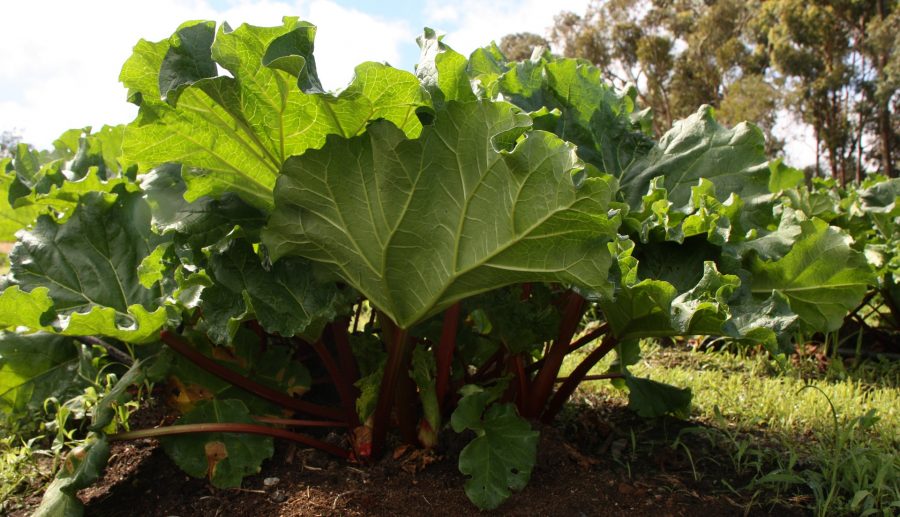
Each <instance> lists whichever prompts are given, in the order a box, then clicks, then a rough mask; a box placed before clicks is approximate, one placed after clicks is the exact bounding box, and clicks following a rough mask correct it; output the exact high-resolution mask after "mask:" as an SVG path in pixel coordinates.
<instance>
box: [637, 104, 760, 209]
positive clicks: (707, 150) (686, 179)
mask: <svg viewBox="0 0 900 517" xmlns="http://www.w3.org/2000/svg"><path fill="white" fill-rule="evenodd" d="M769 174H770V171H769V163H768V159H767V158H766V155H765V137H764V136H763V134H762V132H761V131H760V130H759V129H758V128H756V127H755V126H752V125H750V124H747V123H741V124H738V125H737V126H735V127H734V128H732V129H728V128H725V127H722V126H720V125H719V124H718V123H717V122H716V121H715V119H714V118H713V115H712V108H710V107H709V106H704V107H702V108H700V109H699V110H698V111H697V112H696V113H694V114H693V115H691V116H690V117H688V118H686V119H684V120H679V121H677V122H675V124H673V125H672V129H670V130H669V131H668V132H667V133H666V134H665V135H663V137H662V139H661V140H660V142H659V144H658V146H657V147H655V148H654V149H653V150H651V151H650V152H649V153H648V154H647V155H646V156H644V157H642V158H640V159H638V160H636V161H635V162H634V163H632V164H631V166H629V167H628V168H627V169H626V170H625V171H624V172H623V174H622V177H621V186H622V191H623V193H624V195H625V199H626V200H627V201H628V203H629V204H630V205H631V206H632V208H634V209H638V208H640V206H641V201H642V197H643V196H644V195H645V194H647V192H648V189H649V187H650V182H651V180H653V178H655V177H657V176H662V177H664V178H665V180H664V181H663V184H662V185H661V187H663V188H665V189H666V190H667V191H668V193H669V196H668V198H669V201H670V202H671V203H672V204H673V205H675V206H676V207H682V206H688V205H689V204H690V200H691V187H694V186H696V185H697V184H698V183H699V181H700V179H701V178H706V179H707V180H709V181H711V182H712V183H713V184H715V186H716V191H717V192H718V193H719V194H720V195H721V196H725V197H727V196H728V195H730V194H731V193H735V194H738V195H739V196H740V197H741V198H742V199H743V200H744V202H745V203H747V204H749V203H750V201H751V200H758V198H759V197H760V196H765V195H767V194H769ZM724 199H725V198H724V197H723V198H722V200H723V201H724Z"/></svg>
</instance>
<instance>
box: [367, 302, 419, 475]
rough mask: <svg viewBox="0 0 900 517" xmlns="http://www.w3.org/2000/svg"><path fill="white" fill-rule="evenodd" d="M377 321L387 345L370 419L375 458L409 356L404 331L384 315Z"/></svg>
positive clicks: (383, 438) (407, 335)
mask: <svg viewBox="0 0 900 517" xmlns="http://www.w3.org/2000/svg"><path fill="white" fill-rule="evenodd" d="M378 320H379V321H380V322H381V328H382V339H383V340H384V341H385V343H386V344H387V348H388V358H387V362H386V363H385V366H384V376H383V377H382V379H381V387H380V389H379V391H378V403H377V405H376V406H375V413H374V415H373V417H372V456H373V457H376V458H377V457H378V456H380V455H381V452H382V450H383V449H384V443H385V440H386V438H387V428H388V425H389V424H390V420H391V409H392V408H393V406H394V395H395V394H396V391H397V383H398V381H399V380H400V375H401V374H403V373H405V372H404V371H403V365H404V364H407V363H408V361H407V360H406V358H407V356H409V355H410V347H409V343H410V341H409V334H408V333H407V331H406V329H401V328H399V327H397V326H396V324H395V323H394V322H393V320H391V319H390V318H388V317H387V316H385V315H384V314H379V315H378Z"/></svg>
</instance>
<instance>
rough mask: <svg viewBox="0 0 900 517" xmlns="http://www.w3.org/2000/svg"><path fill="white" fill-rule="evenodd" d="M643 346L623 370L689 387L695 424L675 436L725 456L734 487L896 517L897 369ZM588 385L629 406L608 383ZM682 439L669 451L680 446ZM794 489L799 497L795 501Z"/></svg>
mask: <svg viewBox="0 0 900 517" xmlns="http://www.w3.org/2000/svg"><path fill="white" fill-rule="evenodd" d="M643 349H644V355H643V358H642V360H641V361H640V362H639V363H638V364H636V365H634V366H633V367H631V369H630V370H631V371H632V373H634V374H635V375H638V376H642V377H649V378H651V379H653V380H656V381H660V382H664V383H667V384H672V385H675V386H679V387H690V388H691V390H692V392H693V396H694V398H693V407H692V410H691V419H692V420H693V421H695V422H696V423H697V424H699V425H698V426H697V427H693V428H689V429H685V430H684V431H682V434H684V433H692V434H699V435H702V438H703V439H705V440H707V441H708V442H709V443H710V444H711V445H713V446H715V447H716V448H717V449H718V450H720V451H722V450H724V451H725V452H726V453H727V455H728V456H729V457H730V458H731V465H729V466H728V467H729V469H731V470H733V471H734V473H735V474H736V475H737V476H738V477H742V476H743V477H746V478H749V481H748V482H747V483H746V485H745V486H740V487H731V489H733V490H734V491H736V492H742V493H744V494H745V495H747V494H750V495H751V496H752V497H753V498H754V500H755V501H756V502H757V503H758V504H762V505H765V504H775V503H782V504H783V503H785V502H788V503H790V504H793V505H796V504H800V505H802V506H806V507H807V508H808V509H810V510H812V511H813V512H814V513H815V514H817V515H897V514H900V454H898V443H900V363H897V362H871V361H869V362H861V363H858V364H856V365H855V366H854V367H853V368H845V367H844V366H843V363H842V362H832V363H830V366H828V367H826V368H825V369H824V370H821V369H820V365H821V364H822V363H820V362H818V361H820V360H821V358H816V357H814V356H809V357H800V358H797V360H795V361H793V362H792V364H791V365H790V366H788V367H787V369H786V370H781V369H779V368H778V367H777V366H776V365H775V364H773V363H772V362H771V361H770V360H768V359H767V358H766V357H764V356H763V354H755V355H752V354H751V355H738V354H733V353H729V352H722V351H718V352H697V351H692V350H690V349H687V348H686V347H684V346H681V347H667V348H663V347H660V346H656V345H652V344H646V345H645V346H644V348H643ZM585 353H586V352H585ZM574 360H577V357H576V358H573V362H574ZM607 366H608V363H606V364H601V365H598V367H597V368H596V369H595V370H596V371H595V373H601V372H602V371H604V370H605V369H606V368H607ZM585 389H586V390H588V391H592V392H594V393H596V394H599V395H601V396H603V397H609V398H612V399H618V400H622V401H626V400H627V394H626V393H624V392H622V391H619V390H617V389H616V388H615V387H613V386H612V385H611V384H610V383H608V382H592V383H589V384H588V386H586V388H585ZM682 434H680V435H679V436H678V437H676V438H675V439H674V441H673V442H672V444H671V446H672V447H673V448H676V447H681V448H684V447H686V445H685V442H684V441H682V440H681V439H682V438H683V436H682ZM687 454H688V455H689V456H690V451H689V450H688V451H687ZM692 462H693V460H692ZM726 484H727V483H726ZM798 490H800V493H801V494H805V495H801V496H800V497H796V494H797V492H798Z"/></svg>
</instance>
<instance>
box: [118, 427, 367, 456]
mask: <svg viewBox="0 0 900 517" xmlns="http://www.w3.org/2000/svg"><path fill="white" fill-rule="evenodd" d="M196 433H245V434H258V435H263V436H271V437H273V438H283V439H285V440H291V441H294V442H298V443H302V444H304V445H308V446H310V447H314V448H316V449H320V450H323V451H325V452H327V453H330V454H334V455H335V456H338V457H340V458H344V459H346V458H349V457H350V452H349V451H347V450H346V449H342V448H340V447H338V446H337V445H332V444H330V443H328V442H323V441H322V440H317V439H315V438H313V437H311V436H307V435H305V434H300V433H294V432H291V431H286V430H284V429H275V428H273V427H266V426H264V425H255V424H242V423H211V424H184V425H170V426H166V427H154V428H152V429H138V430H136V431H128V432H125V433H118V434H113V435H109V437H108V438H109V440H110V441H121V440H139V439H141V438H158V437H160V436H177V435H180V434H196Z"/></svg>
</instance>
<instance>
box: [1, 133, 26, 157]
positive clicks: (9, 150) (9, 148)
mask: <svg viewBox="0 0 900 517" xmlns="http://www.w3.org/2000/svg"><path fill="white" fill-rule="evenodd" d="M21 141H22V136H21V135H20V134H18V133H17V132H15V131H10V130H4V131H3V132H2V133H0V158H9V157H11V156H12V155H13V153H14V152H15V149H16V146H18V145H19V142H21Z"/></svg>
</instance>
